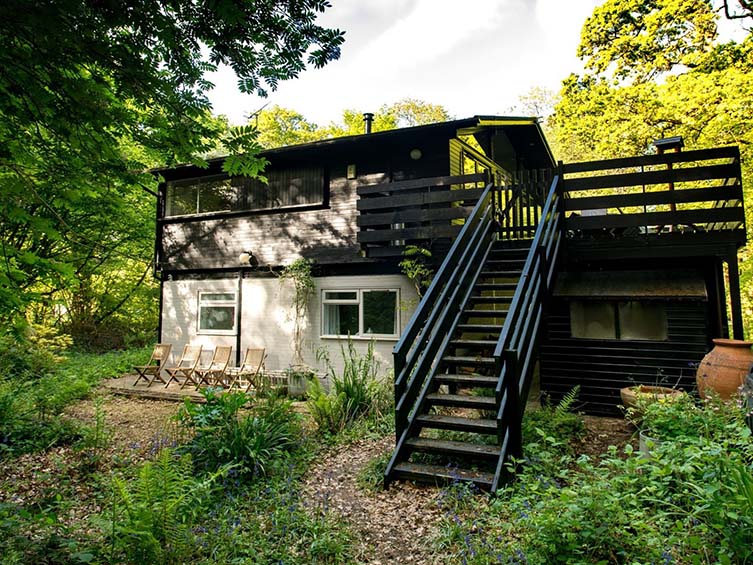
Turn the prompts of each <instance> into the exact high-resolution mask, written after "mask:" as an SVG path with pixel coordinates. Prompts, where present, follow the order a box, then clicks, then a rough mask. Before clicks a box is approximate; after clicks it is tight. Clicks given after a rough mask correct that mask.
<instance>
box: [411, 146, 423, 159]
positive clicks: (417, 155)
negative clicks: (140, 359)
mask: <svg viewBox="0 0 753 565" xmlns="http://www.w3.org/2000/svg"><path fill="white" fill-rule="evenodd" d="M423 155H424V154H423V153H422V152H421V150H420V149H419V148H418V147H416V148H415V149H411V150H410V158H411V159H413V160H414V161H418V160H419V159H420V158H421V157H423Z"/></svg>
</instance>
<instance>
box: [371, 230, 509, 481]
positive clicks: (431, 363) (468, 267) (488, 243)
mask: <svg viewBox="0 0 753 565" xmlns="http://www.w3.org/2000/svg"><path fill="white" fill-rule="evenodd" d="M479 239H480V240H481V241H483V242H485V243H484V244H483V245H477V246H476V247H475V249H473V250H472V253H471V256H470V257H469V258H468V260H467V262H466V263H465V267H464V268H463V269H462V273H461V274H460V276H459V279H460V282H459V284H457V285H456V287H455V290H454V291H453V292H452V294H451V295H450V297H449V299H448V300H447V301H446V302H445V303H444V304H443V305H442V309H443V311H442V314H441V315H440V322H439V323H440V324H441V323H442V322H441V321H442V320H447V319H449V324H448V325H446V328H445V329H443V330H442V331H440V332H433V333H432V336H431V338H430V341H429V343H428V346H427V347H426V349H425V350H424V352H423V353H422V354H421V356H420V358H419V361H418V363H417V365H416V374H415V375H414V379H415V378H418V377H419V375H420V374H421V373H422V372H423V373H424V374H425V375H426V376H425V378H424V379H423V384H422V385H421V388H420V389H419V392H418V394H417V396H416V398H415V399H414V401H413V402H412V403H411V406H410V407H407V406H403V405H401V404H400V402H406V400H405V398H403V399H400V401H399V402H398V405H397V406H396V407H395V410H396V412H397V411H398V410H407V418H406V424H405V426H404V430H402V431H401V432H399V437H398V438H397V445H396V447H395V450H394V452H393V455H392V457H391V459H390V462H389V463H388V465H387V469H386V471H385V484H389V476H390V473H391V470H392V469H393V468H394V466H395V465H396V464H397V463H399V462H400V461H401V460H402V457H403V451H404V449H405V443H406V440H407V439H408V438H409V437H411V436H412V434H414V433H416V432H417V431H420V430H419V429H418V424H417V423H416V421H415V420H416V416H417V415H419V414H421V413H422V410H424V407H425V400H426V395H427V394H428V393H429V392H430V391H431V388H432V387H433V386H434V384H435V382H434V377H435V376H436V374H437V370H438V369H439V366H440V364H441V358H442V356H443V355H444V354H445V352H446V351H447V347H448V345H449V342H450V340H451V338H452V335H453V333H454V332H455V329H456V327H457V324H458V323H459V321H460V318H461V316H462V313H463V309H464V308H465V306H466V305H467V303H468V300H469V297H470V296H471V295H472V293H473V287H474V285H475V284H476V281H477V280H478V277H479V276H480V274H481V272H482V271H483V269H484V266H485V264H486V260H487V258H488V256H489V253H490V252H491V249H492V246H493V244H494V224H493V221H492V219H491V217H490V221H489V222H488V223H487V224H486V225H484V226H482V228H481V236H480V238H479ZM480 249H482V251H480ZM479 256H481V259H480V260H479ZM474 265H475V267H474ZM440 338H441V342H440V343H439V346H438V347H436V348H435V347H432V346H431V343H432V342H433V341H435V340H436V339H440ZM432 351H435V352H434V353H432ZM411 384H412V381H411ZM408 386H410V384H409V385H408Z"/></svg>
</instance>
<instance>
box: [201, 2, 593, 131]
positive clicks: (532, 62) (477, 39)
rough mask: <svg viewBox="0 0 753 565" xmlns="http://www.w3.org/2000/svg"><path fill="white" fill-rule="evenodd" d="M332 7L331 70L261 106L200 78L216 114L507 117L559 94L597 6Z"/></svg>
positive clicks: (325, 20) (222, 74) (229, 77)
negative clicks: (387, 111) (418, 108)
mask: <svg viewBox="0 0 753 565" xmlns="http://www.w3.org/2000/svg"><path fill="white" fill-rule="evenodd" d="M330 1H331V3H332V7H331V8H329V9H328V10H327V11H326V12H325V13H324V14H322V15H321V16H320V17H319V18H318V20H317V23H319V24H320V25H322V26H326V27H335V28H339V29H340V30H342V31H345V43H344V44H343V45H342V55H341V56H340V59H339V60H337V61H333V62H330V63H329V64H328V65H327V66H325V67H324V68H322V69H313V68H312V69H308V70H306V71H304V72H303V73H301V75H300V76H299V77H298V78H297V79H292V80H289V81H286V82H283V83H281V84H280V85H279V87H278V89H277V90H276V91H274V92H271V93H270V94H269V96H268V97H267V98H266V99H263V98H259V97H256V96H252V95H248V94H242V93H240V92H239V91H238V89H237V87H236V78H235V75H234V74H233V72H232V71H231V70H230V69H227V68H225V69H220V70H219V71H218V72H216V73H212V74H211V75H210V76H209V77H208V78H209V80H210V81H212V82H213V83H214V84H215V88H214V90H213V91H212V92H211V93H210V100H211V102H212V105H213V107H214V113H215V114H224V115H226V116H227V117H228V119H229V120H230V122H231V123H232V124H242V123H244V122H245V121H246V118H247V117H248V116H249V115H251V114H253V113H254V112H256V111H257V110H259V109H260V108H262V107H263V106H264V105H265V104H268V105H270V106H271V105H275V104H276V105H278V106H283V107H286V108H291V109H293V110H296V111H297V112H299V113H301V114H302V115H303V116H304V117H305V118H306V119H308V120H309V121H313V122H314V123H316V124H318V125H320V126H323V125H327V124H329V123H330V122H337V121H339V120H340V117H341V115H342V111H343V110H344V109H346V108H348V109H355V110H358V111H359V112H369V111H371V112H374V111H377V110H378V109H379V107H380V106H382V105H384V104H391V103H393V102H396V101H398V100H401V99H403V98H414V99H418V100H423V101H425V102H430V103H433V104H440V105H442V106H444V107H445V108H446V109H447V111H448V112H449V113H450V115H451V116H453V117H455V118H466V117H470V116H474V115H484V114H491V115H510V114H513V113H515V112H516V110H517V109H516V106H517V105H518V104H519V99H520V96H521V95H525V94H526V93H528V92H529V91H530V90H531V89H532V88H534V87H544V88H547V89H550V90H553V91H555V92H556V91H559V88H560V84H561V81H562V80H563V79H564V78H566V77H567V76H568V75H569V74H570V73H571V72H578V71H580V70H581V69H582V64H581V61H580V60H579V59H578V58H577V56H576V50H577V46H578V43H579V39H580V32H581V28H582V26H583V23H584V22H585V20H586V19H587V18H588V16H590V15H591V13H592V11H593V9H594V7H595V6H597V5H598V4H599V3H601V1H602V0H465V1H462V2H461V1H458V0H330ZM518 113H520V112H519V110H518Z"/></svg>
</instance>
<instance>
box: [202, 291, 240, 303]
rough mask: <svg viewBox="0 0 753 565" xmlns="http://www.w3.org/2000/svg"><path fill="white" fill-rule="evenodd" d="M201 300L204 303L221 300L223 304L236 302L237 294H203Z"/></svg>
mask: <svg viewBox="0 0 753 565" xmlns="http://www.w3.org/2000/svg"><path fill="white" fill-rule="evenodd" d="M201 300H202V302H204V301H210V300H220V301H222V302H235V294H233V293H232V292H202V293H201Z"/></svg>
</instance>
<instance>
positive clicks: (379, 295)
mask: <svg viewBox="0 0 753 565" xmlns="http://www.w3.org/2000/svg"><path fill="white" fill-rule="evenodd" d="M396 314H397V293H396V292H394V291H391V290H375V291H368V292H364V293H363V331H364V333H366V334H383V335H395V334H396V333H397V316H396Z"/></svg>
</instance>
